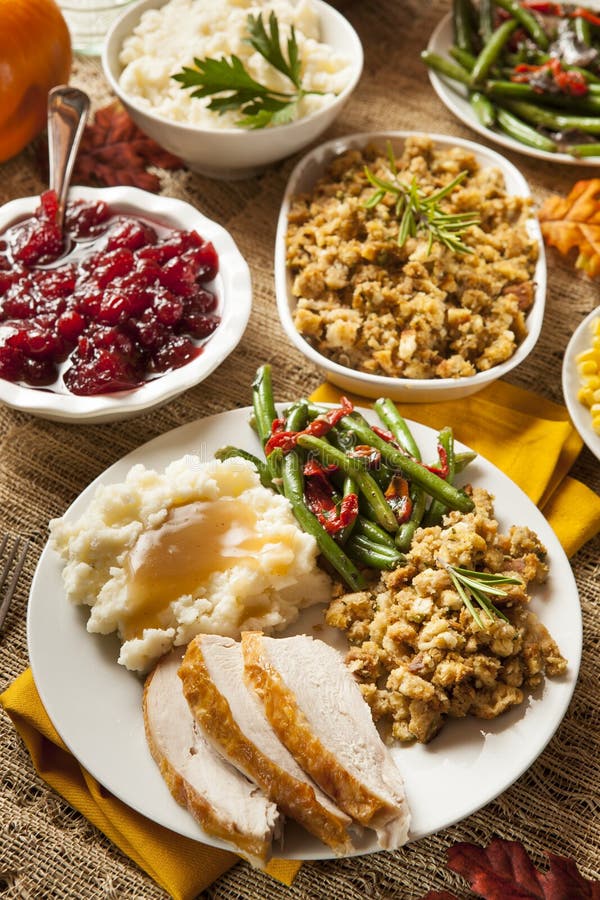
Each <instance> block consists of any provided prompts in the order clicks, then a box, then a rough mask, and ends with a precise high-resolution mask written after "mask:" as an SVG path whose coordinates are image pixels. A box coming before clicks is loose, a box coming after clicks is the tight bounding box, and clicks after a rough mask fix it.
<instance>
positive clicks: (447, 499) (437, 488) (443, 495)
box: [339, 413, 474, 512]
mask: <svg viewBox="0 0 600 900" xmlns="http://www.w3.org/2000/svg"><path fill="white" fill-rule="evenodd" d="M339 425H340V426H341V427H342V428H344V429H347V430H348V431H353V432H354V434H356V435H357V436H358V437H359V438H360V440H361V441H362V443H364V444H370V445H371V447H376V448H377V450H380V451H381V455H382V457H383V458H384V459H385V460H386V462H387V463H388V464H389V465H390V466H392V468H394V469H398V471H400V472H402V474H403V475H405V476H406V477H407V478H409V479H410V480H411V481H412V482H413V483H416V484H419V485H421V487H422V488H424V490H425V491H426V492H427V493H428V494H429V496H430V497H434V498H436V499H439V500H442V501H443V502H444V503H446V504H447V506H449V507H450V508H451V509H458V510H460V511H461V512H471V510H472V509H473V507H474V503H473V501H472V500H471V498H470V497H468V496H467V495H466V494H465V492H464V491H460V490H457V489H456V488H455V487H453V486H452V485H451V484H448V482H446V481H444V480H443V478H439V477H438V476H437V475H435V474H434V473H433V472H430V471H429V470H428V469H426V468H425V467H424V466H422V465H420V463H418V462H416V460H414V459H411V458H410V457H409V456H405V455H404V453H402V452H401V451H400V450H396V449H395V447H393V446H392V445H391V444H388V442H387V441H384V440H383V438H380V437H379V436H378V435H376V434H375V432H374V431H372V429H371V428H370V427H369V424H368V422H366V421H365V420H364V419H363V418H362V416H358V415H357V414H356V413H352V415H351V416H344V418H343V419H341V420H340V423H339Z"/></svg>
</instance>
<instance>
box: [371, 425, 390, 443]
mask: <svg viewBox="0 0 600 900" xmlns="http://www.w3.org/2000/svg"><path fill="white" fill-rule="evenodd" d="M371 431H374V432H375V434H376V435H377V437H380V438H381V439H382V440H384V441H387V442H388V444H394V443H395V441H394V435H393V434H392V432H391V431H388V430H387V429H386V428H380V427H379V425H371Z"/></svg>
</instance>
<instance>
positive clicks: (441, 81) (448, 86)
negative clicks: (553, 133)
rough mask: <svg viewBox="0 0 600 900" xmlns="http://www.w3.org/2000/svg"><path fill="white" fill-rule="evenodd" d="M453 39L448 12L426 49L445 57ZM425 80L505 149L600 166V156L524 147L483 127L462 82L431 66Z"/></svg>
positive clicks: (461, 116)
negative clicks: (576, 155) (444, 74)
mask: <svg viewBox="0 0 600 900" xmlns="http://www.w3.org/2000/svg"><path fill="white" fill-rule="evenodd" d="M589 5H590V4H586V6H589ZM453 43H454V38H453V33H452V14H451V13H448V14H447V15H446V16H444V18H443V19H441V20H440V22H439V24H438V25H437V27H436V29H435V31H434V32H433V34H432V35H431V37H430V39H429V43H428V45H427V49H428V50H431V51H433V52H434V53H439V54H440V55H441V56H446V57H448V56H449V54H448V51H449V49H450V47H451V46H452V44H453ZM429 80H430V81H431V84H432V87H433V89H434V91H435V92H436V94H437V95H438V97H439V98H440V100H441V101H442V103H443V104H444V106H446V107H447V108H448V109H449V110H450V112H452V113H454V115H455V116H456V117H457V118H458V119H460V120H461V121H462V122H464V124H465V125H468V126H469V128H472V129H473V130H474V131H478V132H479V134H483V135H484V136H485V137H486V138H488V139H489V140H490V141H495V143H496V144H501V145H502V146H503V147H506V148H507V149H508V150H516V151H518V152H519V153H525V154H526V155H527V156H535V157H537V159H546V160H548V162H560V163H567V165H570V166H600V156H588V157H585V158H581V159H577V158H576V157H574V156H569V154H568V153H548V152H547V151H546V150H537V149H536V148H535V147H528V146H527V145H526V144H522V143H521V142H520V141H516V140H515V139H514V138H511V137H509V135H508V134H504V132H503V131H496V130H494V129H493V128H486V126H485V125H482V124H481V122H480V121H479V119H478V118H477V116H476V115H475V113H474V112H473V108H472V107H471V104H470V103H469V101H468V98H467V89H466V87H465V86H464V85H462V84H459V83H458V82H457V81H452V79H450V78H445V77H444V76H443V75H439V74H438V73H437V72H434V71H433V69H429Z"/></svg>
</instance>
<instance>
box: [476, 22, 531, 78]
mask: <svg viewBox="0 0 600 900" xmlns="http://www.w3.org/2000/svg"><path fill="white" fill-rule="evenodd" d="M518 24H519V23H518V22H517V20H516V19H507V20H506V22H503V23H502V25H500V27H499V28H496V30H495V31H494V33H493V34H492V36H491V38H490V39H489V41H488V42H487V44H484V46H483V49H482V51H481V53H480V54H479V56H478V57H477V59H476V60H475V65H474V66H473V69H472V71H471V84H472V85H476V84H479V83H480V82H481V81H483V79H484V78H485V77H486V76H487V74H488V72H489V71H490V69H491V68H492V66H493V65H494V63H495V62H496V60H497V59H498V57H499V56H500V53H501V52H502V49H503V47H504V45H505V44H506V42H507V41H508V39H509V38H510V36H511V35H512V33H513V32H514V31H515V30H516V28H517V27H518Z"/></svg>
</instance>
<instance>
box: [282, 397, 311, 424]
mask: <svg viewBox="0 0 600 900" xmlns="http://www.w3.org/2000/svg"><path fill="white" fill-rule="evenodd" d="M307 421H308V403H307V402H306V401H305V400H300V401H299V402H298V403H294V404H293V405H292V406H290V408H289V409H288V410H287V415H286V428H287V430H288V431H302V429H303V428H306V423H307Z"/></svg>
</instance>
